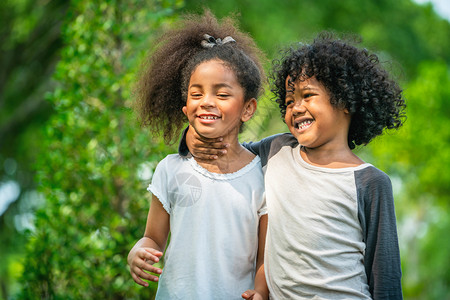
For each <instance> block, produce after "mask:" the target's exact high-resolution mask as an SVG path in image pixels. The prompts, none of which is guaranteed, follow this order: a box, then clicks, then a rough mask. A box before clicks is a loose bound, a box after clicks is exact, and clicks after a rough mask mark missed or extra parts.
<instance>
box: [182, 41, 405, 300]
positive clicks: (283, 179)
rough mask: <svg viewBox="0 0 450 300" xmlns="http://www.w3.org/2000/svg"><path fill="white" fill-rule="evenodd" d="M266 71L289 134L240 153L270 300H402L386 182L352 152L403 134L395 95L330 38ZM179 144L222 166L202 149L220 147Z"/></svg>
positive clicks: (364, 62)
mask: <svg viewBox="0 0 450 300" xmlns="http://www.w3.org/2000/svg"><path fill="white" fill-rule="evenodd" d="M273 70H274V72H273V77H274V81H273V88H272V91H273V92H274V94H275V100H276V102H277V103H278V105H279V108H280V110H281V115H282V117H283V119H284V121H285V123H286V125H287V127H288V129H289V131H290V133H286V134H279V135H275V136H272V137H269V138H266V139H263V140H262V141H260V142H256V143H249V144H247V145H245V146H246V147H247V148H248V149H249V150H251V151H252V152H253V153H255V154H258V155H260V156H261V160H262V165H263V170H264V177H265V188H266V201H267V208H268V214H269V226H268V232H267V238H266V254H265V270H266V278H267V284H268V287H269V291H270V296H271V298H273V299H402V289H401V267H400V254H399V247H398V237H397V229H396V218H395V210H394V199H393V193H392V187H391V182H390V179H389V177H388V176H387V175H386V174H385V173H383V172H382V171H381V170H379V169H377V168H375V167H374V166H373V165H371V164H369V163H366V162H364V161H363V160H361V159H360V158H359V157H358V156H356V155H355V154H354V153H353V152H352V149H354V148H355V145H366V144H367V143H369V142H370V141H371V140H372V139H373V138H374V137H376V136H377V135H380V134H381V133H382V132H383V130H384V129H397V128H399V127H400V126H401V125H402V123H403V119H404V109H405V101H404V99H403V96H402V90H401V88H400V87H399V85H398V84H397V83H396V82H395V81H394V80H392V79H391V78H390V76H389V74H388V73H387V71H386V70H385V69H384V68H383V67H382V66H381V64H380V62H379V60H378V58H377V56H376V55H375V54H370V53H369V52H368V51H367V50H366V49H360V48H358V47H356V46H355V45H354V44H353V42H351V41H350V40H341V39H338V38H336V37H335V36H334V35H333V34H331V33H322V34H320V35H319V36H318V37H317V38H316V39H315V40H314V41H313V43H311V44H306V45H305V44H299V45H298V46H296V47H291V48H289V49H287V50H286V51H285V52H284V56H283V57H282V58H281V59H280V60H276V61H275V62H274V67H273ZM186 138H187V142H188V143H187V144H188V145H190V146H189V149H190V150H191V151H192V152H193V153H194V155H195V156H197V157H205V158H211V155H213V156H216V155H217V156H218V157H221V156H220V152H217V150H216V149H211V148H209V150H205V149H206V148H207V147H211V145H213V146H214V147H217V148H221V145H222V144H223V143H217V142H216V143H214V142H215V140H208V142H209V144H206V143H205V141H204V140H202V139H201V138H199V137H198V136H195V135H194V134H193V132H192V131H191V130H189V131H188V133H187V136H186ZM183 145H184V141H182V146H183ZM181 149H183V147H181Z"/></svg>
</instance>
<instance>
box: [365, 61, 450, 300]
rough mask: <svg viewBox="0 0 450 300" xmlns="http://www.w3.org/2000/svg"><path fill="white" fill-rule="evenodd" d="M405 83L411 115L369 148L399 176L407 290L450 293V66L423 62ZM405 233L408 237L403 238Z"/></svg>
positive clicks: (411, 295) (423, 295) (438, 295)
mask: <svg viewBox="0 0 450 300" xmlns="http://www.w3.org/2000/svg"><path fill="white" fill-rule="evenodd" d="M418 69H419V72H418V73H419V74H418V76H417V78H415V79H414V80H413V81H412V82H410V83H409V84H408V85H407V86H406V89H405V90H406V91H405V92H406V97H407V104H408V110H407V116H408V119H407V121H406V122H405V125H404V127H403V128H401V129H400V130H399V132H398V133H396V134H393V135H391V134H388V135H386V136H383V137H382V138H380V139H378V140H377V141H376V142H374V144H373V145H371V147H370V149H371V152H372V154H373V156H374V159H375V161H376V162H377V164H378V165H379V166H380V167H381V168H382V169H384V170H386V171H387V172H389V173H390V174H392V175H393V176H394V178H397V179H398V180H397V181H398V182H399V184H398V185H397V188H398V194H399V195H398V197H397V200H398V201H397V211H398V212H399V216H400V220H401V222H400V223H399V229H400V233H401V235H400V239H401V240H400V242H401V244H403V247H402V258H403V273H404V277H403V279H404V293H405V296H407V297H408V299H446V298H448V295H450V289H449V286H450V272H449V269H448V265H449V263H450V260H449V256H448V253H449V251H450V248H449V247H450V243H448V241H446V240H445V239H443V237H444V236H445V235H446V234H445V232H448V231H449V230H450V218H449V216H448V214H447V213H445V212H448V211H449V202H450V197H449V195H450V185H449V183H450V173H449V172H448V171H447V168H448V166H450V152H449V149H450V119H449V115H450V102H449V100H448V99H450V90H449V89H448V87H449V86H450V68H449V66H448V65H447V64H445V63H443V62H442V61H435V62H424V63H422V64H420V66H419V68H418ZM402 239H403V240H402Z"/></svg>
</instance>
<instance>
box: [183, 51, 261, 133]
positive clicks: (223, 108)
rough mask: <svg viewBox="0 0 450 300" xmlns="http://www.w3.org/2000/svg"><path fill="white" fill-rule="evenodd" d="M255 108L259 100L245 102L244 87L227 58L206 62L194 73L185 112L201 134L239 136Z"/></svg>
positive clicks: (191, 123)
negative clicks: (226, 63)
mask: <svg viewBox="0 0 450 300" xmlns="http://www.w3.org/2000/svg"><path fill="white" fill-rule="evenodd" d="M255 109H256V100H255V99H252V100H250V101H247V102H246V103H244V89H243V88H242V87H241V85H240V84H239V83H238V81H237V79H236V76H235V73H234V72H233V71H232V70H231V69H230V68H229V67H227V66H226V65H225V63H224V62H223V61H221V60H217V59H215V60H210V61H206V62H203V63H201V64H199V65H198V66H197V67H196V69H195V70H194V72H193V73H192V75H191V78H190V80H189V86H188V95H187V101H186V106H184V107H183V113H184V114H185V115H186V116H187V118H188V120H189V124H190V125H191V126H192V127H194V129H195V130H196V131H197V133H198V134H199V135H201V136H203V137H205V138H216V137H223V138H224V140H225V139H226V138H230V137H231V138H236V139H237V135H238V133H239V127H240V126H241V123H242V122H246V121H248V120H249V119H250V118H251V117H252V115H253V113H254V111H255Z"/></svg>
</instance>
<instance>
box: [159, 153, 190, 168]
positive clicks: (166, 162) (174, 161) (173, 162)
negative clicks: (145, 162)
mask: <svg viewBox="0 0 450 300" xmlns="http://www.w3.org/2000/svg"><path fill="white" fill-rule="evenodd" d="M184 161H187V159H186V158H185V157H182V156H180V155H179V154H169V155H167V156H166V157H164V158H163V159H162V160H161V161H160V162H158V165H157V166H156V168H157V169H161V168H164V169H167V168H173V167H174V166H177V165H179V164H180V163H182V162H184Z"/></svg>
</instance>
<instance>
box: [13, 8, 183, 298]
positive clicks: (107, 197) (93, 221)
mask: <svg viewBox="0 0 450 300" xmlns="http://www.w3.org/2000/svg"><path fill="white" fill-rule="evenodd" d="M182 5H183V2H182V1H172V0H163V1H139V0H129V1H121V0H114V1H111V0H104V1H95V2H92V1H88V0H76V1H72V4H71V8H70V10H69V12H70V14H69V15H68V20H67V24H66V26H65V27H64V31H63V37H64V41H65V45H64V47H63V51H62V54H61V56H62V58H61V61H60V63H59V64H58V66H57V69H56V73H55V76H54V78H55V80H56V83H57V86H56V89H55V91H54V92H53V93H51V94H49V95H48V100H49V103H50V104H51V105H52V106H53V108H54V110H55V113H54V114H53V115H52V117H51V118H50V120H49V122H48V123H47V124H46V126H45V131H44V133H43V136H44V138H43V140H42V141H41V143H42V144H41V149H42V151H40V152H39V153H38V157H37V162H36V169H37V171H38V176H37V178H38V184H39V191H40V192H41V193H42V194H43V195H44V197H45V198H46V203H45V205H44V206H43V208H42V209H39V210H38V211H37V213H36V222H35V225H36V229H35V230H34V231H32V232H31V235H30V241H29V243H28V245H27V253H26V258H25V261H24V264H23V265H24V272H23V277H22V278H21V283H22V287H23V289H22V292H21V293H20V295H18V297H19V298H20V299H25V298H26V299H139V298H142V299H151V298H152V296H153V294H154V291H155V288H156V285H155V284H153V285H151V286H150V288H141V287H139V286H138V285H137V284H135V283H134V281H133V280H132V279H131V276H130V275H129V272H128V269H127V265H126V257H127V254H128V251H129V250H130V249H131V247H132V245H133V244H134V242H135V241H136V240H137V239H139V238H140V237H141V236H142V234H143V231H144V228H145V221H146V215H147V212H148V207H149V202H148V200H149V197H147V196H146V195H147V192H146V190H145V188H146V185H147V184H148V180H149V179H150V176H151V172H152V168H154V167H155V162H157V161H159V160H160V159H161V158H163V157H164V156H165V155H166V153H167V152H168V151H172V152H173V151H175V150H174V149H173V148H169V147H167V146H166V145H164V144H163V143H162V142H160V141H158V140H152V139H151V138H149V137H148V135H147V134H146V133H145V132H144V131H143V130H142V129H141V128H140V127H139V126H137V124H136V120H135V118H134V116H133V114H132V112H131V110H130V106H131V101H132V100H131V94H130V89H131V87H132V86H133V82H134V80H135V79H134V75H135V73H137V72H138V68H139V62H140V60H141V59H142V54H143V52H144V51H146V50H148V48H149V41H150V38H151V37H152V35H153V34H154V33H155V31H156V29H157V28H159V27H160V26H166V25H165V24H168V23H170V20H171V19H172V18H173V17H175V16H176V15H175V12H176V10H177V9H179V8H180V7H181V6H182ZM139 53H141V55H138V54H139Z"/></svg>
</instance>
